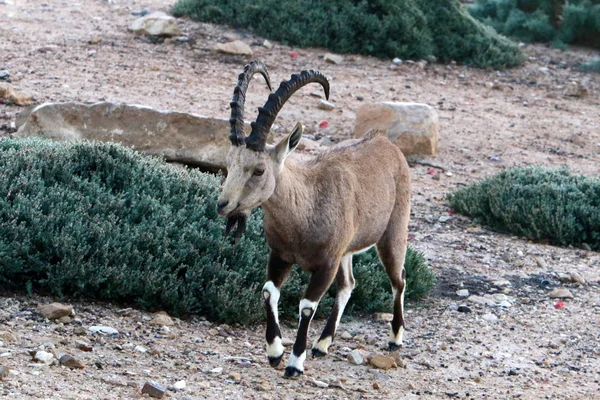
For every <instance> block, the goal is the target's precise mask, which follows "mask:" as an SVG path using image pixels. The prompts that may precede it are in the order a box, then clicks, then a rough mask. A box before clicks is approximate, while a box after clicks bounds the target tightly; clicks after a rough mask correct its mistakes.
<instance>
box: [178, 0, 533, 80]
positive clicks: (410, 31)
mask: <svg viewBox="0 0 600 400" xmlns="http://www.w3.org/2000/svg"><path fill="white" fill-rule="evenodd" d="M172 12H173V14H174V15H176V16H184V15H187V16H190V17H191V18H193V19H196V20H199V21H204V22H213V23H217V24H227V25H231V26H234V27H241V28H247V29H251V30H253V31H254V32H256V33H257V34H259V35H262V36H265V37H267V38H269V39H272V40H278V41H281V42H283V43H285V44H289V45H292V46H300V47H326V48H328V49H331V50H332V51H336V52H340V53H360V54H368V55H373V56H376V57H384V58H385V57H388V58H393V57H401V58H412V59H426V58H428V57H430V56H435V57H437V59H438V60H440V61H450V60H455V61H459V62H463V63H466V64H472V65H475V66H478V67H495V68H503V67H510V66H515V65H517V64H519V63H520V62H521V61H522V58H523V57H522V54H521V53H520V50H519V49H518V47H517V46H516V45H515V44H514V43H512V42H510V41H509V40H508V39H506V38H504V37H502V36H500V35H498V34H497V33H496V32H494V30H493V29H490V28H489V27H486V26H484V25H483V24H481V23H479V22H478V21H476V20H475V19H473V18H472V17H471V16H470V15H469V13H468V12H467V11H466V10H465V9H464V8H463V7H462V6H461V5H460V4H459V2H458V1H457V0H430V1H427V2H421V1H418V0H377V1H366V0H330V1H318V0H312V1H296V0H254V1H234V0H179V2H178V3H176V4H175V6H174V7H173V9H172Z"/></svg>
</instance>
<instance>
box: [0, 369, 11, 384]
mask: <svg viewBox="0 0 600 400" xmlns="http://www.w3.org/2000/svg"><path fill="white" fill-rule="evenodd" d="M9 374H10V369H8V367H5V366H4V365H0V381H1V380H3V379H4V378H6V377H7V376H8V375H9Z"/></svg>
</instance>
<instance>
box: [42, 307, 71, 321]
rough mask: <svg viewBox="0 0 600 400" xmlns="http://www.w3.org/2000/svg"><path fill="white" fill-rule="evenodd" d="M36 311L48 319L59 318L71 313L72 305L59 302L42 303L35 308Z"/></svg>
mask: <svg viewBox="0 0 600 400" xmlns="http://www.w3.org/2000/svg"><path fill="white" fill-rule="evenodd" d="M37 311H38V312H39V313H40V314H42V315H43V316H44V318H48V319H59V318H60V317H66V316H69V315H71V314H72V313H73V306H68V305H65V304H61V303H51V304H44V305H41V306H39V307H38V308H37Z"/></svg>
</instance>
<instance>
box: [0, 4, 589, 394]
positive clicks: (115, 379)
mask: <svg viewBox="0 0 600 400" xmlns="http://www.w3.org/2000/svg"><path fill="white" fill-rule="evenodd" d="M145 9H148V10H152V11H154V10H166V6H165V5H164V2H161V1H158V0H141V1H133V0H114V1H99V0H95V1H94V0H81V1H76V2H72V1H66V0H61V1H53V2H43V1H38V0H30V1H27V2H25V1H22V0H0V71H2V70H6V71H8V72H9V73H10V79H11V81H12V85H13V86H14V87H15V89H16V90H19V91H23V92H30V93H32V94H33V95H34V99H35V102H38V103H39V102H56V101H99V100H107V101H114V102H126V103H136V104H143V105H147V106H152V107H155V108H160V109H171V110H176V111H184V112H193V113H197V114H201V115H206V116H211V117H227V116H228V109H229V108H228V107H229V100H230V96H231V91H232V89H233V86H234V84H235V81H236V76H237V74H238V73H239V71H240V70H241V68H242V66H243V65H244V63H245V62H246V61H247V60H246V59H245V58H244V57H242V56H233V55H225V54H220V53H216V52H215V51H214V50H213V47H214V45H215V44H217V43H225V42H228V41H231V40H233V39H240V40H242V41H244V42H245V43H247V44H248V45H250V46H251V49H252V51H253V53H254V54H253V57H254V58H259V59H263V60H265V62H266V63H267V65H268V67H269V70H270V72H271V76H272V79H273V80H274V81H278V80H283V79H287V78H288V77H289V75H290V74H291V73H294V72H298V71H299V70H301V69H307V68H310V69H320V70H321V71H323V72H324V73H326V74H327V75H328V76H329V77H330V78H331V80H332V99H331V100H332V102H333V103H334V104H336V108H335V109H334V110H333V111H326V110H321V109H319V108H318V103H319V99H317V98H315V97H313V96H311V95H310V94H309V93H310V90H308V89H307V90H306V91H305V92H303V93H299V94H298V95H297V96H295V97H294V98H293V99H292V100H291V101H290V102H289V104H288V105H286V107H285V108H284V109H283V110H282V112H281V114H280V117H279V119H278V126H276V127H275V128H276V129H275V130H276V133H277V134H282V132H284V131H285V130H286V129H289V128H291V127H292V126H293V124H294V123H295V122H296V121H302V122H303V123H304V124H305V125H306V126H307V128H308V130H309V133H317V134H319V135H321V136H322V137H323V139H322V140H323V141H324V142H326V143H327V142H335V141H338V140H341V139H344V138H347V137H350V136H351V135H352V130H353V126H354V117H355V113H356V110H357V109H358V108H359V107H360V106H361V105H362V104H365V103H367V102H379V101H411V102H422V103H427V104H430V105H431V106H433V107H435V108H436V110H437V112H438V114H439V117H440V126H441V128H440V153H439V155H438V156H437V157H432V158H429V159H423V160H421V161H422V162H424V163H429V164H432V165H433V167H432V166H428V165H422V164H416V165H415V166H414V167H413V168H412V170H411V172H412V178H413V184H414V188H413V194H414V197H413V217H412V222H411V236H412V242H411V243H412V245H413V246H414V247H416V248H417V249H419V250H421V251H423V252H424V253H425V254H426V256H427V258H428V259H429V261H430V263H431V265H432V267H433V268H434V269H435V271H436V273H437V274H438V277H439V282H438V285H437V287H436V289H435V291H434V293H433V294H432V296H431V297H430V298H429V299H428V300H426V301H425V302H423V303H419V304H409V305H408V330H407V334H406V344H405V347H404V348H403V349H402V350H401V351H400V354H399V355H397V359H398V360H397V363H398V364H400V367H398V368H392V369H389V370H381V369H377V368H375V367H371V366H367V365H355V364H353V363H351V362H349V361H348V360H347V356H348V355H349V354H350V353H351V352H352V351H353V350H356V349H359V350H361V351H362V353H363V355H364V356H365V357H367V356H369V355H371V354H383V355H386V354H387V352H386V351H384V349H383V348H382V346H383V345H384V343H385V341H386V335H387V327H386V322H384V321H379V320H375V318H374V317H373V318H370V317H364V318H357V319H352V320H346V321H344V323H343V326H342V328H341V332H343V333H344V335H343V336H344V338H341V337H340V338H338V339H337V340H336V342H335V343H334V345H333V347H332V350H331V353H330V355H329V356H328V357H326V358H324V359H315V360H308V361H307V363H306V372H305V375H304V376H303V377H302V378H301V379H298V380H285V379H283V378H282V371H278V370H273V369H271V368H270V367H269V366H268V363H267V361H266V357H265V355H264V348H263V335H264V326H262V325H259V326H254V327H235V326H234V327H228V326H221V325H216V324H211V323H209V322H206V321H202V320H201V319H200V318H197V319H192V320H189V321H180V320H177V319H173V325H167V326H164V325H163V324H165V323H168V322H169V320H168V319H166V318H162V317H161V318H160V319H159V320H158V321H156V320H154V318H155V316H154V315H151V314H148V313H145V312H142V311H138V310H130V309H123V307H124V306H123V305H118V306H117V305H108V304H91V303H83V302H73V303H72V304H73V306H74V312H75V315H74V316H70V317H68V318H66V319H63V320H62V322H61V321H57V320H50V319H47V318H44V317H43V316H42V315H41V314H40V313H39V312H38V310H37V308H38V306H39V305H42V304H46V303H51V302H52V301H53V299H49V298H40V297H35V296H34V297H25V296H23V295H19V294H4V295H2V296H1V297H0V323H1V324H0V331H1V333H0V366H1V367H0V395H1V396H6V397H9V398H10V397H12V398H15V399H17V398H18V399H29V398H31V399H34V398H35V399H40V398H63V399H115V398H123V399H125V398H138V397H141V396H142V394H141V391H142V387H143V386H144V384H145V383H146V382H147V381H149V380H153V381H156V382H157V383H159V384H160V385H162V386H164V387H165V388H167V387H169V388H170V389H168V390H167V396H168V397H170V398H177V399H203V398H219V399H221V398H223V399H227V398H231V399H238V398H239V399H241V398H265V399H271V398H306V399H313V398H333V399H338V398H339V399H343V398H368V399H370V398H373V399H375V398H380V399H385V398H394V399H404V398H407V399H411V398H423V399H429V398H494V399H495V398H503V399H504V398H521V399H540V398H547V399H591V398H596V397H600V383H599V379H600V375H599V374H600V362H599V361H598V357H599V356H600V344H599V343H600V342H599V340H600V327H599V321H600V293H599V291H598V289H599V286H600V276H599V274H600V269H599V268H600V255H599V254H598V253H597V252H591V251H587V250H580V249H570V248H558V247H553V246H548V245H546V244H543V243H532V242H529V241H527V240H524V239H522V238H517V237H511V236H508V235H503V234H497V233H493V232H490V231H489V230H486V229H484V228H482V227H481V226H478V225H476V224H474V223H473V222H471V221H470V220H469V219H467V218H464V217H460V216H457V215H454V214H452V213H451V212H450V210H448V207H447V205H446V203H445V200H444V199H445V195H446V194H447V193H448V192H450V191H451V190H453V189H454V188H456V187H458V186H460V185H465V184H468V183H470V182H474V181H477V180H480V179H482V178H483V177H485V176H489V175H491V174H493V173H495V172H497V171H499V170H502V169H504V168H509V167H513V166H523V165H532V164H536V165H545V166H549V167H559V166H563V165H566V166H568V167H569V168H571V170H573V171H574V172H577V173H583V174H586V175H589V176H597V175H598V173H599V172H600V162H599V161H600V97H599V93H600V79H599V77H598V75H593V74H583V73H580V72H578V71H577V65H578V64H579V63H580V62H581V61H585V60H588V59H591V58H592V57H594V56H598V54H597V53H593V52H592V51H590V50H582V49H571V50H569V51H566V52H562V51H559V50H555V49H550V48H547V47H545V46H526V47H525V48H524V51H525V53H526V55H527V56H528V60H527V61H526V63H525V64H524V65H523V66H522V67H520V68H517V69H512V70H508V71H482V70H476V69H471V68H468V67H464V66H460V65H455V64H448V65H446V64H443V65H442V64H433V65H430V64H427V63H424V62H414V63H411V62H408V61H404V62H403V63H402V64H400V65H393V64H392V63H391V62H390V61H385V60H378V59H373V58H369V57H364V56H346V57H345V59H344V61H343V62H342V63H341V64H329V63H326V62H325V61H324V59H323V55H324V54H325V53H326V52H327V51H326V50H321V49H294V48H290V47H288V46H284V45H281V44H278V43H274V46H273V47H272V48H267V47H264V46H263V45H262V44H263V41H264V39H263V38H259V37H256V36H253V35H251V34H249V33H247V32H244V31H237V30H233V29H230V28H226V27H220V26H213V25H209V24H199V23H194V22H191V21H187V20H181V21H178V22H179V25H180V27H181V29H182V32H183V33H182V35H183V36H186V37H187V39H182V40H178V41H172V40H171V41H166V42H162V43H160V42H159V43H157V42H156V41H154V40H149V39H147V38H144V37H136V36H134V35H132V34H131V33H128V32H127V26H128V25H129V24H130V23H131V22H132V21H133V20H134V19H135V18H136V16H134V15H132V13H137V12H140V11H142V10H145ZM265 93H266V92H263V91H262V88H260V87H259V85H257V88H255V89H253V90H250V91H249V94H248V101H247V110H255V109H256V107H258V106H259V105H261V104H262V103H263V101H264V99H265ZM21 111H22V108H21V107H18V106H15V105H9V104H3V103H1V102H0V135H8V134H10V133H11V131H12V125H13V123H14V121H15V118H16V115H17V114H18V113H19V112H21ZM248 114H250V112H248ZM323 121H327V127H325V128H320V127H319V125H323V124H321V123H322V122H323ZM432 172H433V173H432ZM573 273H575V274H573ZM580 278H582V279H580ZM578 281H579V283H578ZM358 284H360V282H358ZM557 288H561V289H567V290H569V293H558V294H557V293H556V291H555V290H556V289H557ZM551 294H553V296H554V295H557V296H559V298H553V296H551ZM571 296H572V298H570V297H571ZM258 306H259V305H257V307H258ZM459 306H466V307H459ZM468 311H470V312H468ZM153 320H154V322H153ZM323 324H324V322H323V321H316V322H315V323H314V325H313V329H312V330H311V334H312V336H313V337H315V336H316V335H317V334H318V332H319V329H320V328H322V326H323ZM92 326H106V327H110V328H114V329H116V330H117V331H118V333H117V334H102V333H92V332H91V331H90V329H89V328H90V327H92ZM293 329H294V321H291V322H289V323H288V324H287V325H286V326H284V336H286V337H287V338H293ZM32 350H36V351H38V350H43V351H44V352H47V353H49V355H45V354H44V353H39V357H38V358H40V360H41V361H40V360H38V361H37V362H36V361H35V360H33V359H32V356H31V355H30V354H29V352H30V351H32ZM90 350H91V351H90ZM62 354H69V355H71V356H73V357H75V359H76V360H77V361H80V362H81V363H83V364H84V366H85V367H84V368H83V369H80V368H73V369H72V368H70V367H68V366H65V365H62V366H61V365H58V361H57V360H56V358H55V357H56V356H58V357H59V358H60V356H61V355H62ZM34 356H35V353H34ZM43 360H46V361H47V363H49V364H50V365H48V364H47V363H45V362H43ZM63 362H66V365H72V366H74V367H77V365H76V363H75V364H69V362H67V360H66V359H63ZM71 363H73V361H72V360H71ZM9 370H10V371H9ZM4 375H6V376H4ZM182 381H183V382H184V383H185V387H184V388H182V386H183V385H184V384H183V383H181V382H182ZM322 386H327V387H322Z"/></svg>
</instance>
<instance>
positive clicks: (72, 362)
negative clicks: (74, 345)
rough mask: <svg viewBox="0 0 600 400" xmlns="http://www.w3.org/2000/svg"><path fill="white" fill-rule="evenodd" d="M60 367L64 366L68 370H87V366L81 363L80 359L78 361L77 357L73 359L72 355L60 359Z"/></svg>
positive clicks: (65, 355)
mask: <svg viewBox="0 0 600 400" xmlns="http://www.w3.org/2000/svg"><path fill="white" fill-rule="evenodd" d="M59 361H60V365H64V366H65V367H67V368H71V369H73V368H77V369H83V368H85V364H84V363H82V362H81V361H79V360H78V359H76V358H75V357H73V356H72V355H70V354H64V355H63V356H62V357H61V358H60V360H59Z"/></svg>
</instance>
